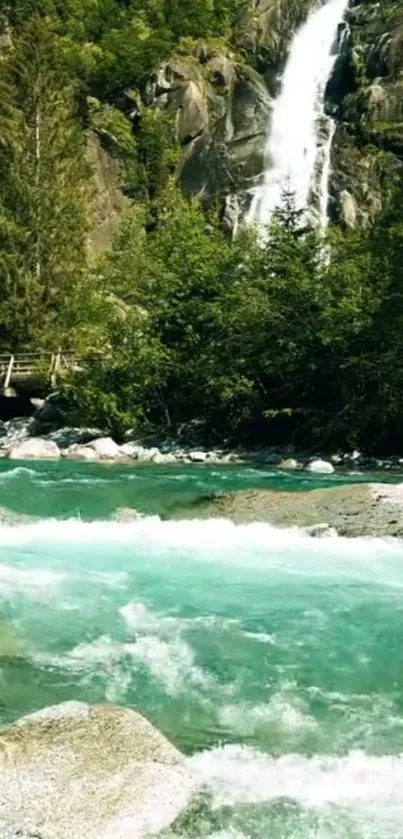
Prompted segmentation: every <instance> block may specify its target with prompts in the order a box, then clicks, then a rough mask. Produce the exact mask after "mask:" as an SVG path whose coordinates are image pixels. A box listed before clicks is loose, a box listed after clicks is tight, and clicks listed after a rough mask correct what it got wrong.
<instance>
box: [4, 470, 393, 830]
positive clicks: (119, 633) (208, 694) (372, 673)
mask: <svg viewBox="0 0 403 839" xmlns="http://www.w3.org/2000/svg"><path fill="white" fill-rule="evenodd" d="M361 479H362V478H360V476H356V477H355V478H354V477H351V478H348V477H344V478H340V477H334V476H330V477H328V476H326V477H324V478H323V479H322V480H320V481H319V482H318V481H317V480H316V482H315V481H314V480H313V479H312V478H310V477H309V476H306V475H304V476H302V475H301V476H291V477H287V476H286V475H284V474H280V473H275V472H273V471H270V470H269V469H268V468H265V469H264V468H260V469H259V468H257V467H256V468H253V467H246V466H243V467H240V466H237V467H226V468H224V467H222V468H213V467H204V466H200V467H197V466H192V467H183V468H179V467H172V468H168V467H165V468H163V467H146V466H138V467H131V468H129V467H118V466H100V465H99V466H97V465H92V464H73V463H66V462H61V463H51V464H36V463H35V464H32V463H31V464H25V465H24V464H21V465H19V464H15V463H12V462H6V461H2V462H1V464H0V507H1V513H0V598H1V601H0V603H1V605H0V722H3V723H5V722H8V721H10V720H13V719H15V718H17V717H19V716H21V715H22V714H25V713H27V712H29V711H33V710H35V709H38V708H41V707H43V706H45V705H50V704H54V703H57V702H60V701H63V700H66V699H72V698H74V699H78V700H87V701H90V702H97V701H105V700H107V701H112V702H116V703H121V704H123V705H127V706H130V707H133V708H136V709H139V710H140V711H141V712H143V713H144V714H145V715H146V716H147V717H148V718H149V719H150V720H151V721H152V722H153V723H155V724H156V725H157V726H158V727H159V728H160V729H161V730H162V731H163V732H164V733H165V734H166V735H167V736H168V737H169V738H170V739H171V740H172V741H173V742H174V743H175V744H176V745H177V746H178V747H179V748H180V749H181V750H182V751H183V752H184V753H185V754H186V760H187V761H188V762H189V764H190V765H191V767H192V769H193V771H194V772H195V773H196V774H197V776H198V777H199V779H200V785H201V787H203V789H204V790H205V806H204V807H203V808H202V809H201V810H200V812H199V813H198V814H197V815H196V816H195V818H194V819H193V821H192V820H190V821H189V822H188V823H187V824H186V826H185V827H183V826H182V828H181V826H180V825H179V826H177V827H176V828H175V830H176V834H175V835H177V836H181V837H187V839H194V838H195V837H206V839H207V837H209V839H213V837H214V839H386V837H387V838H388V839H403V544H401V543H399V542H394V541H393V540H389V541H388V540H385V541H381V540H376V539H358V540H353V539H352V540H347V539H341V538H337V537H327V538H324V539H311V538H309V537H308V536H306V535H305V534H303V533H302V532H299V531H297V530H280V529H275V528H272V527H271V526H269V525H267V524H259V523H255V524H250V525H235V524H232V523H231V522H229V521H226V520H220V519H210V520H200V519H199V520H198V519H197V518H192V517H191V514H190V513H189V510H191V509H192V504H193V502H194V501H195V500H196V499H197V498H198V497H200V496H202V495H204V494H206V493H209V492H212V491H227V490H232V489H242V488H243V489H246V488H250V487H265V488H267V487H271V488H278V489H281V488H283V489H284V488H287V489H292V490H295V491H298V490H300V489H307V488H309V487H311V486H315V485H322V486H324V485H327V484H334V483H335V482H337V481H342V480H343V481H348V480H361ZM128 507H130V508H133V507H134V508H136V509H137V510H139V511H140V512H141V513H142V514H143V515H142V517H141V518H139V519H138V520H135V521H124V520H123V521H118V520H116V512H117V511H118V510H119V509H120V508H128ZM180 510H184V511H187V512H186V516H187V517H186V518H184V519H181V518H180V517H178V513H179V512H180ZM16 513H17V514H19V516H20V518H18V517H16V516H15V515H14V514H16ZM164 835H165V836H168V835H169V836H173V831H172V830H171V831H170V832H168V833H167V832H165V834H164Z"/></svg>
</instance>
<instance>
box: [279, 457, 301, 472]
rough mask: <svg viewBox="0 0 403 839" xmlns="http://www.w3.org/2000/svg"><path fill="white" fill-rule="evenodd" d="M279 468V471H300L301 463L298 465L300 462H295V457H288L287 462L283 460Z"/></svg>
mask: <svg viewBox="0 0 403 839" xmlns="http://www.w3.org/2000/svg"><path fill="white" fill-rule="evenodd" d="M278 466H279V469H289V470H290V471H292V470H294V469H299V468H300V463H298V460H295V458H294V457H287V458H286V459H285V460H281V461H280V463H279V464H278Z"/></svg>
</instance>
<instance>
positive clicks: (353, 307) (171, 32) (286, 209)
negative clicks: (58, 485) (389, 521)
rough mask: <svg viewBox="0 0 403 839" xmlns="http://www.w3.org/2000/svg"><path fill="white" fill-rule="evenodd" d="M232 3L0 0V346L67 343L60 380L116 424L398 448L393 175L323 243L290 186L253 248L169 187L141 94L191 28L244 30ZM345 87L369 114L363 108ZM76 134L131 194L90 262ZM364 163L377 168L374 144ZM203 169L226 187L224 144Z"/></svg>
mask: <svg viewBox="0 0 403 839" xmlns="http://www.w3.org/2000/svg"><path fill="white" fill-rule="evenodd" d="M288 5H289V9H288V12H287V13H286V14H285V17H284V15H282V17H281V20H282V22H283V24H284V27H285V29H284V32H283V31H281V32H278V33H277V34H276V29H275V26H274V29H273V32H274V34H275V39H277V42H278V43H277V47H276V49H277V50H278V51H279V52H280V53H281V52H282V50H283V45H284V44H285V43H288V29H287V26H288V24H287V20H288V19H287V14H288V13H289V14H291V15H292V19H293V20H295V14H296V11H297V9H296V6H297V5H298V2H297V0H292V3H291V4H288ZM304 5H305V4H302V5H301V3H299V10H300V12H301V13H302V12H303V6H304ZM243 6H244V3H243V0H197V2H195V0H180V2H179V0H15V2H13V3H9V4H8V8H7V9H6V11H5V14H6V17H7V19H8V21H9V23H10V24H11V26H12V46H11V48H10V49H6V50H5V51H4V53H3V54H2V60H1V62H0V120H1V126H2V130H1V135H0V336H1V338H0V340H1V346H2V347H4V348H6V349H13V348H18V347H29V348H30V349H35V348H36V347H49V348H52V349H54V346H55V341H57V345H59V344H60V343H65V345H67V344H69V345H70V346H74V347H75V348H76V349H77V351H78V352H79V353H80V354H82V355H83V356H84V358H85V359H86V364H85V365H84V368H83V370H82V371H81V372H80V373H79V374H76V375H75V376H74V377H73V378H71V379H70V380H69V381H66V383H65V387H66V390H67V392H68V393H69V395H70V396H71V399H72V404H74V412H75V416H74V417H72V419H75V420H77V421H80V422H82V421H85V422H88V423H94V424H100V425H102V426H104V427H105V428H108V429H110V430H111V431H113V432H114V433H116V434H118V435H122V434H123V432H124V430H125V429H126V428H127V427H128V426H131V427H133V426H136V427H138V428H139V429H141V428H150V427H153V428H158V429H169V430H170V432H173V433H174V432H175V430H176V429H177V428H178V427H179V426H181V424H183V423H186V422H190V421H193V420H195V419H196V420H198V421H199V422H200V423H201V424H202V425H203V426H204V429H205V433H206V436H215V437H216V438H219V439H220V438H222V437H224V436H227V437H231V438H232V439H233V440H234V441H235V440H237V441H239V440H248V441H251V440H253V441H254V442H257V441H259V440H260V441H262V442H270V443H271V442H273V441H284V440H287V441H289V440H290V439H294V440H295V441H296V442H299V443H303V444H305V445H306V444H307V445H310V444H312V445H318V444H326V445H329V446H330V445H332V446H341V447H343V448H346V447H347V446H355V445H363V446H365V447H366V448H368V449H370V448H372V449H378V450H380V449H383V450H385V449H388V448H389V449H390V448H396V449H399V448H401V440H402V436H403V358H402V344H401V336H402V330H403V268H402V266H403V214H402V206H403V192H402V189H401V185H400V184H399V183H398V182H395V178H394V177H391V178H390V187H389V197H390V201H389V204H388V208H387V210H386V211H385V212H384V213H383V214H382V215H381V216H380V217H379V218H378V219H377V220H376V221H375V222H374V223H373V224H372V226H371V227H370V228H369V229H368V230H366V231H351V230H345V231H343V230H338V229H336V230H333V229H331V230H330V231H328V232H327V234H326V235H325V236H321V235H319V234H318V232H317V231H315V230H314V229H313V228H312V227H311V226H310V225H309V224H308V223H307V222H306V220H305V219H306V214H305V213H302V212H301V211H300V210H299V209H297V208H296V206H295V202H294V197H293V194H292V192H291V191H290V190H286V191H285V193H284V195H283V201H282V204H281V206H280V207H279V208H278V210H277V211H276V212H275V213H274V215H273V218H272V222H271V224H270V226H269V228H268V230H267V236H266V238H265V241H264V242H263V243H262V242H258V241H257V238H256V236H255V234H254V233H253V232H251V231H248V230H243V231H241V232H240V233H239V234H238V236H237V237H236V239H235V240H234V241H230V240H229V239H228V238H226V237H225V236H224V235H223V233H222V230H221V227H220V223H219V219H218V218H217V217H216V216H215V214H214V212H213V210H212V209H211V208H210V210H209V217H208V224H207V222H206V215H205V213H204V212H203V210H202V208H201V207H200V206H199V205H198V204H197V202H188V201H186V200H185V199H184V198H183V196H182V195H181V194H180V193H179V191H178V190H177V189H176V187H175V186H174V184H173V178H174V173H175V170H176V167H177V163H178V159H179V156H178V147H177V143H176V140H175V125H174V121H173V118H172V116H171V115H170V114H168V113H167V112H166V111H164V110H158V109H150V108H147V107H145V105H144V101H145V98H146V97H145V96H144V88H145V84H146V81H147V80H148V78H149V75H150V73H151V72H152V71H154V70H155V68H156V67H157V66H158V64H159V63H160V62H161V61H162V60H163V59H165V58H167V57H168V56H169V55H172V54H173V53H174V52H176V53H177V52H178V51H179V52H180V51H181V50H184V51H185V52H186V50H189V45H191V46H192V48H193V47H194V45H195V43H196V41H197V39H203V41H206V40H208V41H209V43H215V42H216V41H215V39H218V43H222V41H223V40H224V42H226V43H229V42H230V41H231V40H234V39H236V28H237V22H238V20H239V19H240V17H241V16H242V12H243ZM294 7H295V8H294ZM273 25H274V24H273ZM273 37H274V36H273ZM364 71H365V67H364V65H363V70H362V72H364ZM357 95H358V94H357ZM352 96H353V100H352V106H354V107H355V108H356V109H357V120H361V119H362V118H363V117H362V115H363V113H364V112H363V109H362V103H359V102H358V99H357V96H355V94H354V95H353V94H352ZM354 96H355V98H354ZM87 129H89V130H91V131H93V132H95V133H96V134H97V136H98V137H99V138H100V141H101V143H102V145H103V146H104V148H106V149H107V151H108V153H109V154H110V155H111V156H112V157H113V158H114V159H115V162H117V164H118V167H119V171H120V173H121V186H122V189H123V191H124V192H125V194H126V196H127V197H128V198H129V199H131V206H130V207H129V209H128V212H127V214H126V217H125V218H124V220H123V222H122V224H121V226H120V229H119V230H118V232H117V234H116V236H115V239H114V242H113V245H112V247H111V249H110V252H109V253H108V254H106V256H105V257H104V258H103V259H102V260H101V262H100V264H98V265H96V266H95V267H94V268H92V269H91V271H89V270H88V267H87V254H86V237H87V223H88V208H87V184H88V181H89V175H90V173H89V171H88V167H87V165H86V163H85V131H86V130H87ZM371 155H372V156H373V157H374V159H375V164H377V165H378V166H381V164H382V166H381V168H382V170H383V168H384V163H385V161H384V159H383V158H381V155H383V156H384V155H385V153H384V152H381V151H380V150H379V149H378V148H374V149H372V150H371ZM375 164H374V165H375ZM211 165H212V167H213V168H214V169H215V170H216V172H215V176H216V177H215V179H216V181H217V183H219V184H220V185H221V192H222V193H223V194H224V193H226V192H228V191H230V192H231V193H233V192H236V189H237V185H236V183H235V182H234V170H233V165H232V164H231V166H229V165H228V159H227V150H226V149H225V146H224V145H222V144H220V143H219V142H217V143H216V146H215V155H211ZM385 165H386V164H385ZM231 179H232V180H231ZM235 180H236V176H235ZM385 194H386V192H385Z"/></svg>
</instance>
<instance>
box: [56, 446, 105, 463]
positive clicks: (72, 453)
mask: <svg viewBox="0 0 403 839" xmlns="http://www.w3.org/2000/svg"><path fill="white" fill-rule="evenodd" d="M62 455H63V457H65V458H66V460H98V455H97V453H96V452H95V451H94V449H91V448H90V446H78V445H73V446H70V447H69V448H68V449H66V450H65V451H63V452H62Z"/></svg>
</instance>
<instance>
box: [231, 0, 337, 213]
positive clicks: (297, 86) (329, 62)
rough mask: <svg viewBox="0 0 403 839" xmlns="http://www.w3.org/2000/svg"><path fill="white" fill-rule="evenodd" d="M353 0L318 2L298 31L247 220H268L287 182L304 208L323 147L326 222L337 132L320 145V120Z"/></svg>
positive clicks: (320, 199)
mask: <svg viewBox="0 0 403 839" xmlns="http://www.w3.org/2000/svg"><path fill="white" fill-rule="evenodd" d="M347 5H348V0H327V2H326V3H325V4H324V5H321V6H316V7H315V8H314V10H313V11H312V12H311V14H310V15H309V17H308V20H307V21H306V23H305V24H304V25H303V26H302V27H301V28H300V29H299V31H298V32H297V33H296V35H295V37H294V40H293V42H292V44H291V50H290V54H289V58H288V61H287V64H286V68H285V71H284V77H283V83H282V89H281V92H280V94H279V96H278V98H277V99H276V101H275V103H274V107H273V110H272V113H271V115H270V126H269V133H268V138H267V142H266V150H265V159H266V172H265V176H264V181H263V184H262V185H261V186H259V187H257V188H256V190H255V193H254V196H253V200H252V203H251V207H250V210H249V213H248V215H247V219H246V221H247V223H248V224H255V225H257V226H259V227H260V226H264V225H266V224H267V223H268V222H269V221H270V217H271V215H272V213H273V210H274V209H275V208H276V207H277V206H278V205H279V204H280V202H281V195H282V191H283V189H284V187H286V188H287V189H291V190H292V191H293V192H294V193H295V200H296V205H297V207H298V208H304V207H306V206H307V203H308V198H309V193H310V190H311V188H312V186H313V183H314V178H315V172H316V165H317V163H318V162H319V160H318V154H319V152H321V156H322V160H321V173H322V177H321V178H320V179H319V184H318V192H319V195H318V209H319V212H320V218H321V221H322V223H324V222H326V217H327V204H328V180H329V172H330V151H331V143H332V137H333V133H334V129H333V125H332V121H331V120H329V126H328V129H329V134H328V141H327V142H326V143H325V144H324V145H322V148H321V149H319V148H318V124H319V123H320V121H321V119H322V120H323V117H324V105H325V102H324V100H325V91H326V85H327V82H328V80H329V78H330V76H331V73H332V70H333V67H334V64H335V61H336V57H337V31H338V26H339V24H340V23H341V21H342V19H343V15H344V12H345V10H346V8H347Z"/></svg>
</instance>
